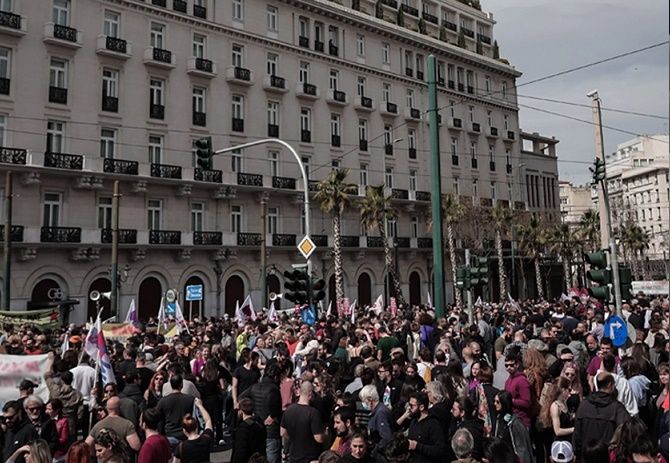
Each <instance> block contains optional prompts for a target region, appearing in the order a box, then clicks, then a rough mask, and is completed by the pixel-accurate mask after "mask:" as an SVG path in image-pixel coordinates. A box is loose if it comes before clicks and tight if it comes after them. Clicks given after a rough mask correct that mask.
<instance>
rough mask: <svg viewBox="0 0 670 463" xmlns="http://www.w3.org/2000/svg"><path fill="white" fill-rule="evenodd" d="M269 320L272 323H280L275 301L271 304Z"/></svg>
mask: <svg viewBox="0 0 670 463" xmlns="http://www.w3.org/2000/svg"><path fill="white" fill-rule="evenodd" d="M268 320H269V321H270V322H271V323H277V322H278V321H279V315H278V314H277V309H275V301H272V302H270V310H269V311H268Z"/></svg>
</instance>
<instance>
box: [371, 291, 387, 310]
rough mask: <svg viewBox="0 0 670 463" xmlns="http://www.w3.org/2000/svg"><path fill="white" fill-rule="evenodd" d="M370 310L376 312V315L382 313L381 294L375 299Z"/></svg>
mask: <svg viewBox="0 0 670 463" xmlns="http://www.w3.org/2000/svg"><path fill="white" fill-rule="evenodd" d="M372 310H374V311H375V312H377V315H379V314H380V313H382V311H383V310H384V298H383V297H382V295H381V294H380V295H379V297H378V298H377V300H376V301H375V303H374V304H373V306H372Z"/></svg>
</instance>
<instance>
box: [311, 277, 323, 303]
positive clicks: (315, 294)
mask: <svg viewBox="0 0 670 463" xmlns="http://www.w3.org/2000/svg"><path fill="white" fill-rule="evenodd" d="M325 287H326V280H324V279H319V280H316V281H312V284H311V288H312V304H316V303H317V302H319V301H322V300H323V299H324V298H325V297H326V291H325V289H324V288H325Z"/></svg>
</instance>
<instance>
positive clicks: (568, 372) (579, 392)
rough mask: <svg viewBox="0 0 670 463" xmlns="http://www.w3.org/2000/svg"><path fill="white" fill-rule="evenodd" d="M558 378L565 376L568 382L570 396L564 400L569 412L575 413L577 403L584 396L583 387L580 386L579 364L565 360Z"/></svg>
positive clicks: (577, 406)
mask: <svg viewBox="0 0 670 463" xmlns="http://www.w3.org/2000/svg"><path fill="white" fill-rule="evenodd" d="M559 377H560V378H565V379H567V380H568V381H569V382H570V397H568V399H567V400H566V404H567V406H568V410H569V411H570V413H573V414H574V413H576V412H577V408H579V403H580V402H581V401H582V398H584V389H583V388H582V380H581V371H580V369H579V365H577V363H575V362H565V364H563V369H562V370H561V375H560V376H559Z"/></svg>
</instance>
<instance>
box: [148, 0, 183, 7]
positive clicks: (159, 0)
mask: <svg viewBox="0 0 670 463" xmlns="http://www.w3.org/2000/svg"><path fill="white" fill-rule="evenodd" d="M173 1H174V0H173ZM177 1H179V0H177ZM151 4H152V5H154V6H160V7H162V8H166V7H167V0H151Z"/></svg>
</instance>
